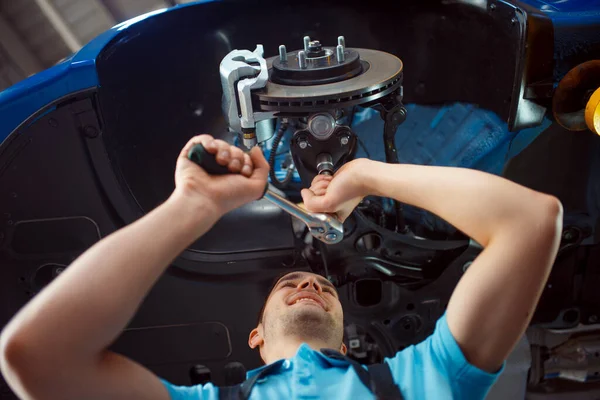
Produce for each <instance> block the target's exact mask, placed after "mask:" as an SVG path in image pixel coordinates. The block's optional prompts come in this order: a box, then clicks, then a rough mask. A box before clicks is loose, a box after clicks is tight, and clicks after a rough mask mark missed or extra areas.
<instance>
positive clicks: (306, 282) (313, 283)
mask: <svg viewBox="0 0 600 400" xmlns="http://www.w3.org/2000/svg"><path fill="white" fill-rule="evenodd" d="M298 287H299V288H300V289H302V290H311V289H312V290H314V291H316V292H317V293H321V292H322V291H323V288H321V285H319V282H317V280H316V279H315V278H313V277H312V276H309V277H307V278H306V279H303V280H302V281H301V282H300V284H299V285H298Z"/></svg>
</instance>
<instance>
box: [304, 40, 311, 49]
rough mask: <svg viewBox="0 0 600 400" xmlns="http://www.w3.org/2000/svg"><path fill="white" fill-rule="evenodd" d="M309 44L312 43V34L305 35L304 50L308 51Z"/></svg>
mask: <svg viewBox="0 0 600 400" xmlns="http://www.w3.org/2000/svg"><path fill="white" fill-rule="evenodd" d="M309 44H310V36H304V51H308V45H309Z"/></svg>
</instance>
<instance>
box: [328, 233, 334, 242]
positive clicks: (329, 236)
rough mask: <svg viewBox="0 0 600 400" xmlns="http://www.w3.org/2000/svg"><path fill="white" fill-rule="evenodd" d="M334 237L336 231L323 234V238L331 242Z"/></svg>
mask: <svg viewBox="0 0 600 400" xmlns="http://www.w3.org/2000/svg"><path fill="white" fill-rule="evenodd" d="M336 239H337V233H328V234H327V236H325V240H327V241H328V242H333V241H334V240H336Z"/></svg>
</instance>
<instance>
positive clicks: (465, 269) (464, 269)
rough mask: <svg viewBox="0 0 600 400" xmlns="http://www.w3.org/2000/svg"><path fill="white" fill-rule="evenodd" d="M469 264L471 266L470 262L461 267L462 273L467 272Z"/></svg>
mask: <svg viewBox="0 0 600 400" xmlns="http://www.w3.org/2000/svg"><path fill="white" fill-rule="evenodd" d="M471 264H473V262H472V261H469V262H466V263H465V265H463V272H467V270H468V269H469V267H470V266H471Z"/></svg>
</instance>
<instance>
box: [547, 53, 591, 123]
mask: <svg viewBox="0 0 600 400" xmlns="http://www.w3.org/2000/svg"><path fill="white" fill-rule="evenodd" d="M598 88H600V60H592V61H588V62H585V63H583V64H580V65H578V66H576V67H575V68H573V69H572V70H570V71H569V72H568V73H567V74H566V75H565V76H564V77H563V79H562V80H561V81H560V83H559V84H558V87H557V88H556V91H555V92H554V96H553V98H552V113H553V115H554V118H555V119H556V121H557V122H558V123H559V124H560V125H561V126H562V127H564V128H566V129H568V130H571V131H583V130H586V129H588V128H589V129H591V130H593V131H595V130H594V124H593V123H592V124H591V125H590V123H586V107H587V108H589V110H590V111H588V115H593V111H591V110H592V109H591V107H592V106H588V103H589V102H590V100H593V99H592V94H593V93H594V92H595V91H596V90H597V89H598ZM596 107H597V101H596ZM596 107H594V108H593V109H594V110H596ZM587 119H588V120H589V121H591V122H593V117H588V118H587ZM588 125H590V126H588Z"/></svg>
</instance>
